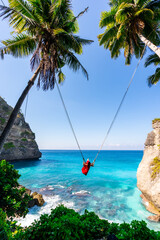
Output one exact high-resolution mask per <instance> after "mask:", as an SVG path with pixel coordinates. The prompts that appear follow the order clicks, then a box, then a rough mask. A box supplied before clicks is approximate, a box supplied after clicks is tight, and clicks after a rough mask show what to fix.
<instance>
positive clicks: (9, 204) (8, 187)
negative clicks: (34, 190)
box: [0, 160, 30, 217]
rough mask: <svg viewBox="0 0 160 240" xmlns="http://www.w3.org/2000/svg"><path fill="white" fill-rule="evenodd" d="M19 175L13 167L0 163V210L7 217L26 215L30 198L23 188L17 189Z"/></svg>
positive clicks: (3, 162)
mask: <svg viewBox="0 0 160 240" xmlns="http://www.w3.org/2000/svg"><path fill="white" fill-rule="evenodd" d="M19 177H20V175H19V174H18V171H17V170H15V169H14V167H13V165H11V164H9V163H7V162H6V161H5V160H2V161H0V196H1V197H0V208H1V209H2V210H3V211H4V212H6V214H7V216H8V217H12V216H13V217H14V216H16V215H18V216H25V215H26V214H27V213H28V202H29V200H30V196H29V195H27V194H25V188H19V189H18V187H19V184H18V181H17V180H18V179H19Z"/></svg>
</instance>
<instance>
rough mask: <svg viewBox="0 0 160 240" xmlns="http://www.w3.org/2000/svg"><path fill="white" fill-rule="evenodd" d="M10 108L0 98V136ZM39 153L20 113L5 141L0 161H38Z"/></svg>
mask: <svg viewBox="0 0 160 240" xmlns="http://www.w3.org/2000/svg"><path fill="white" fill-rule="evenodd" d="M11 111H12V107H11V106H9V105H8V104H7V103H6V102H5V101H4V99H3V98H1V97H0V134H1V132H2V130H3V128H4V126H5V124H6V123H7V120H8V118H9V115H10V113H11ZM40 157H41V153H40V151H39V149H38V146H37V143H36V141H35V134H34V133H33V132H32V131H31V129H30V127H29V124H28V123H26V122H25V120H24V117H23V115H22V114H21V113H19V114H18V115H17V118H16V121H15V124H14V125H13V127H12V129H11V132H10V134H9V136H8V137H7V139H6V142H5V144H4V147H3V150H2V153H1V155H0V160H2V159H6V160H20V159H38V158H40Z"/></svg>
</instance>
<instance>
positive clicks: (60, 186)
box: [54, 184, 65, 188]
mask: <svg viewBox="0 0 160 240" xmlns="http://www.w3.org/2000/svg"><path fill="white" fill-rule="evenodd" d="M54 187H59V188H65V187H64V186H62V185H59V184H58V185H54Z"/></svg>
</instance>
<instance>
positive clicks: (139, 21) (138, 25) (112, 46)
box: [98, 0, 160, 65]
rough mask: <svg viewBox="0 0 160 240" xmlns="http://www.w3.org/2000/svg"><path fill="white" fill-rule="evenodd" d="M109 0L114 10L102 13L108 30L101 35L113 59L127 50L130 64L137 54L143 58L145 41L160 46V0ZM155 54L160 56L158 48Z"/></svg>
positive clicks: (101, 40)
mask: <svg viewBox="0 0 160 240" xmlns="http://www.w3.org/2000/svg"><path fill="white" fill-rule="evenodd" d="M109 2H110V6H111V9H110V10H109V11H105V12H102V14H101V20H100V27H101V28H103V27H105V28H106V29H105V31H104V33H103V34H100V35H99V36H98V38H99V42H100V45H104V48H105V49H109V51H110V52H111V57H112V58H117V57H118V56H119V55H120V53H121V50H124V56H125V59H126V61H125V63H126V64H127V65H128V64H130V63H131V59H132V56H133V55H134V56H135V57H136V58H140V56H141V55H142V52H143V49H144V46H145V44H147V46H148V47H153V48H154V47H155V49H156V46H159V43H160V40H159V20H160V15H159V7H160V1H153V0H148V1H146V0H137V1H135V0H125V1H117V0H110V1H109ZM153 30H154V31H153ZM154 45H156V46H154ZM155 53H156V54H157V55H159V53H158V51H156V50H155ZM159 57H160V55H159Z"/></svg>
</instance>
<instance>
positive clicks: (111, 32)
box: [100, 26, 118, 45]
mask: <svg viewBox="0 0 160 240" xmlns="http://www.w3.org/2000/svg"><path fill="white" fill-rule="evenodd" d="M117 28H118V27H117V26H113V27H111V28H110V29H108V30H106V31H105V32H104V34H103V35H101V36H102V37H101V39H100V45H102V44H104V42H105V41H107V40H109V39H111V38H113V37H114V36H115V35H116V34H117Z"/></svg>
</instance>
